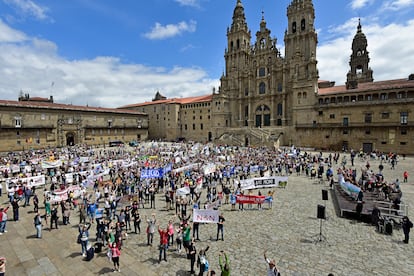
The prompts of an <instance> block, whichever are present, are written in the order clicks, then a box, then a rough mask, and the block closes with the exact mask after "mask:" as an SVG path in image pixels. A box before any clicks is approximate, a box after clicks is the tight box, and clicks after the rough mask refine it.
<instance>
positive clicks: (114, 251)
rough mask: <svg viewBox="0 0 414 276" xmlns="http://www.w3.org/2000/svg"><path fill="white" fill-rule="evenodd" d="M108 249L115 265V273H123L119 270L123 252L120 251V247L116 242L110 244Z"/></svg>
mask: <svg viewBox="0 0 414 276" xmlns="http://www.w3.org/2000/svg"><path fill="white" fill-rule="evenodd" d="M108 247H109V249H110V250H111V258H112V262H113V263H114V272H116V271H118V272H121V269H120V268H119V258H120V256H121V250H119V247H118V245H117V244H116V243H115V242H113V243H109V244H108Z"/></svg>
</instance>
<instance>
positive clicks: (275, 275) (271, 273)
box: [263, 251, 280, 276]
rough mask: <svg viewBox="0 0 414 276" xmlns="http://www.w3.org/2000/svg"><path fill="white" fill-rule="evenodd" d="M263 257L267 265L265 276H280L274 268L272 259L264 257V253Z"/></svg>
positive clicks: (274, 263) (264, 253)
mask: <svg viewBox="0 0 414 276" xmlns="http://www.w3.org/2000/svg"><path fill="white" fill-rule="evenodd" d="M263 257H264V259H265V261H266V263H267V264H268V267H267V276H280V273H279V271H278V270H277V268H276V262H275V260H274V259H272V260H270V259H268V258H267V256H266V251H264V252H263Z"/></svg>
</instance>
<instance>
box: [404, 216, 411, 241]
mask: <svg viewBox="0 0 414 276" xmlns="http://www.w3.org/2000/svg"><path fill="white" fill-rule="evenodd" d="M411 228H413V223H412V222H411V221H410V219H409V218H408V217H407V216H405V217H404V218H403V220H402V229H403V232H404V240H403V242H404V243H408V241H409V239H410V230H411Z"/></svg>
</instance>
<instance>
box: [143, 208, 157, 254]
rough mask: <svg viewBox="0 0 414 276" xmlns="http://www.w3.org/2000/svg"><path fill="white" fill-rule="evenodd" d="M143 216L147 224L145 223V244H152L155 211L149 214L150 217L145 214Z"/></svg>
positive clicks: (155, 220) (155, 221)
mask: <svg viewBox="0 0 414 276" xmlns="http://www.w3.org/2000/svg"><path fill="white" fill-rule="evenodd" d="M145 218H146V221H147V224H148V225H147V245H150V246H152V242H153V239H154V232H155V225H156V223H157V219H156V218H155V213H153V214H152V215H151V218H147V217H146V216H145Z"/></svg>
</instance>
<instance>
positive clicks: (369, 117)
mask: <svg viewBox="0 0 414 276" xmlns="http://www.w3.org/2000/svg"><path fill="white" fill-rule="evenodd" d="M364 121H365V123H372V113H365V120H364Z"/></svg>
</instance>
